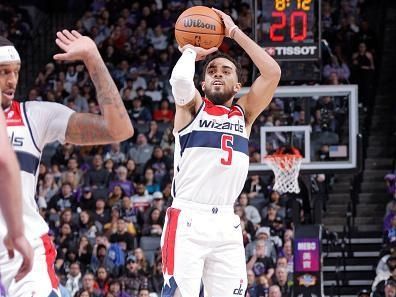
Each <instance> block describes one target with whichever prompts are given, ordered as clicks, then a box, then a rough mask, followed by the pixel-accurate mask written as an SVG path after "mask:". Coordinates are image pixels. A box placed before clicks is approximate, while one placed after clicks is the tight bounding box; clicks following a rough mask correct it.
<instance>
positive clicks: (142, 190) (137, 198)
mask: <svg viewBox="0 0 396 297" xmlns="http://www.w3.org/2000/svg"><path fill="white" fill-rule="evenodd" d="M131 199H132V202H133V206H134V207H137V208H138V209H139V211H140V212H141V213H144V211H145V210H146V209H147V208H148V207H150V204H151V201H152V199H153V197H152V196H151V195H150V194H149V193H148V192H147V190H146V186H145V185H144V183H143V181H137V182H136V193H135V195H133V196H132V197H131Z"/></svg>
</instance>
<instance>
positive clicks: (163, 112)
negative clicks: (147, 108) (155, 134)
mask: <svg viewBox="0 0 396 297" xmlns="http://www.w3.org/2000/svg"><path fill="white" fill-rule="evenodd" d="M174 117H175V114H174V112H173V110H171V109H170V107H169V100H168V99H162V100H161V102H160V107H159V109H157V110H156V111H155V112H154V116H153V119H154V120H155V121H157V122H164V123H169V122H172V121H173V119H174Z"/></svg>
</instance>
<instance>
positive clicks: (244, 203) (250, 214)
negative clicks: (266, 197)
mask: <svg viewBox="0 0 396 297" xmlns="http://www.w3.org/2000/svg"><path fill="white" fill-rule="evenodd" d="M238 202H239V205H240V206H241V207H242V208H243V209H244V211H245V215H246V218H247V219H248V220H249V221H251V222H252V223H253V224H254V225H258V224H260V222H261V216H260V213H259V211H258V210H257V208H256V207H255V206H253V205H249V198H248V196H247V194H246V193H245V192H242V193H241V194H240V195H239V198H238ZM253 235H254V234H253Z"/></svg>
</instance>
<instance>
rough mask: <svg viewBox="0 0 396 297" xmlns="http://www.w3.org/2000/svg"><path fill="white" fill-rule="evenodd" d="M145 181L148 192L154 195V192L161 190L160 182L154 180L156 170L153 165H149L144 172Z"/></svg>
mask: <svg viewBox="0 0 396 297" xmlns="http://www.w3.org/2000/svg"><path fill="white" fill-rule="evenodd" d="M144 181H145V186H146V189H147V192H148V193H149V194H150V195H152V194H153V193H154V192H158V191H160V185H159V183H157V182H155V180H154V170H153V169H152V168H151V167H147V168H146V170H145V172H144Z"/></svg>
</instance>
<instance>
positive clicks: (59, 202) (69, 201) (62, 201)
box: [48, 182, 77, 219]
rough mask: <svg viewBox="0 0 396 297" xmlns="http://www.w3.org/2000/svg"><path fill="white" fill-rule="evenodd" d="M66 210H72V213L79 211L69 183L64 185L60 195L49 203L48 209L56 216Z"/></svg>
mask: <svg viewBox="0 0 396 297" xmlns="http://www.w3.org/2000/svg"><path fill="white" fill-rule="evenodd" d="M66 208H70V209H71V210H72V211H76V209H77V201H76V197H75V196H74V195H73V192H72V186H71V184H70V183H67V182H65V183H63V184H62V187H61V190H60V193H59V194H57V195H55V196H53V197H52V198H51V200H50V201H49V203H48V209H49V211H50V213H51V214H54V215H57V214H58V213H59V212H61V211H64V210H65V209H66ZM50 219H51V218H50Z"/></svg>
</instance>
